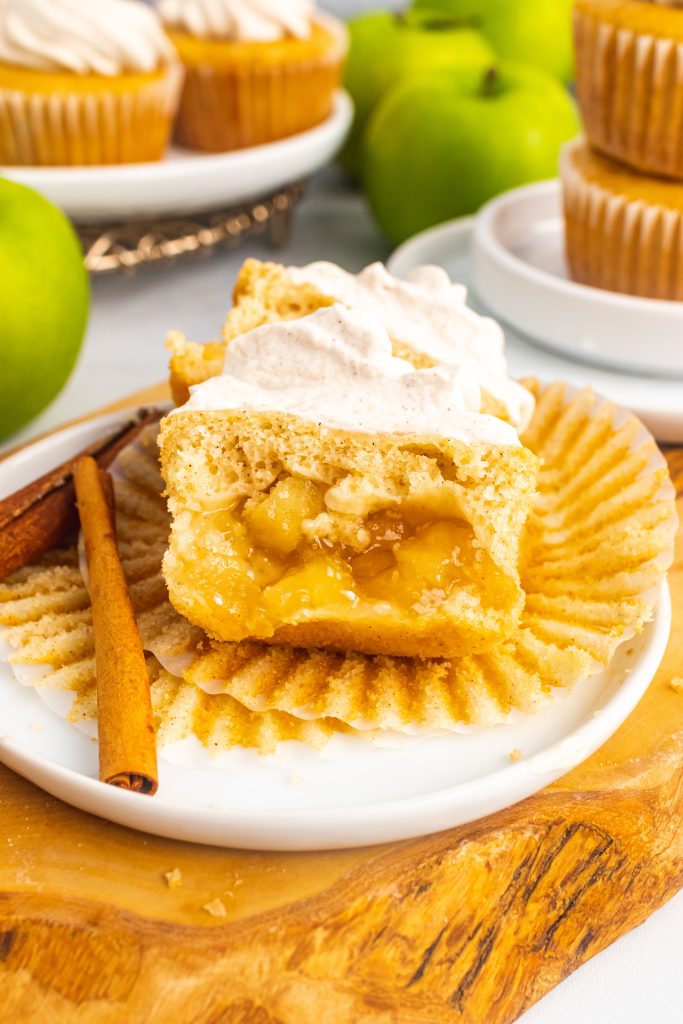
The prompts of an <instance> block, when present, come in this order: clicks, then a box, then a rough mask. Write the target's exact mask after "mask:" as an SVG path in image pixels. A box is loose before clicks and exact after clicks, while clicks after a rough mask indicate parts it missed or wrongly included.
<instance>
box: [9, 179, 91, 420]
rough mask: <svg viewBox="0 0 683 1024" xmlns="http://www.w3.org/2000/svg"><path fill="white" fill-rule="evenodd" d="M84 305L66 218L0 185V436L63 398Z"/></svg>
mask: <svg viewBox="0 0 683 1024" xmlns="http://www.w3.org/2000/svg"><path fill="white" fill-rule="evenodd" d="M89 300H90V289H89V284H88V275H87V273H86V270H85V267H84V265H83V250H82V249H81V246H80V244H79V242H78V239H77V237H76V235H75V233H74V230H73V228H72V227H71V225H70V223H69V221H68V220H67V219H66V217H65V216H64V214H63V213H61V212H60V211H59V210H58V209H57V208H56V207H55V206H53V205H52V203H49V202H48V201H47V199H44V198H43V197H42V196H40V195H38V193H37V192H34V191H33V190H32V189H29V188H26V187H25V186H24V185H18V184H16V183H15V182H12V181H6V180H3V179H0V437H5V436H7V434H11V433H13V432H14V431H15V430H18V429H19V427H22V426H23V425H24V424H25V423H28V421H29V420H31V419H33V417H34V416H37V415H38V413H39V412H41V410H42V409H44V408H45V406H46V405H47V404H48V403H49V402H51V401H52V399H53V398H54V397H55V395H57V393H58V392H59V391H61V389H62V387H63V386H64V384H65V383H66V381H67V379H68V377H69V374H70V373H71V370H72V369H73V366H74V363H75V362H76V357H77V355H78V352H79V350H80V347H81V343H82V341H83V335H84V333H85V326H86V323H87V319H88V307H89Z"/></svg>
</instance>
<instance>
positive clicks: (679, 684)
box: [669, 676, 683, 693]
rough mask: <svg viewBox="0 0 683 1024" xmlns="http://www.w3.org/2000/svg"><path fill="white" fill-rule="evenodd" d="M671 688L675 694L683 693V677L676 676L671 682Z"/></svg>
mask: <svg viewBox="0 0 683 1024" xmlns="http://www.w3.org/2000/svg"><path fill="white" fill-rule="evenodd" d="M669 686H670V687H671V689H672V690H673V691H674V693H683V676H674V677H673V678H672V679H671V680H670V682H669Z"/></svg>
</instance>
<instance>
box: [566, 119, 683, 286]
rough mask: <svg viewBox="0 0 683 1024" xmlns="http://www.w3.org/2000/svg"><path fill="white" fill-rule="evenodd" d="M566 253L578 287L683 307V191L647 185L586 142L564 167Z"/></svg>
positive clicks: (667, 184) (662, 182)
mask: <svg viewBox="0 0 683 1024" xmlns="http://www.w3.org/2000/svg"><path fill="white" fill-rule="evenodd" d="M560 175H561V178H562V186H563V192H564V213H565V227H566V232H565V236H566V251H567V262H568V264H569V271H570V273H571V276H572V277H573V278H574V280H575V281H579V282H581V283H582V284H589V285H593V286H594V287H596V288H606V289H608V290H609V291H614V292H625V293H627V294H629V295H641V296H644V297H647V298H652V299H675V300H677V301H679V302H680V301H682V300H683V245H682V240H683V183H679V182H676V181H667V180H666V179H665V178H654V177H647V176H646V175H643V174H639V173H638V172H637V171H632V170H630V169H629V168H628V167H626V166H624V165H623V164H619V163H617V162H616V161H614V160H610V159H609V157H606V156H602V155H601V154H600V153H598V152H597V150H594V149H591V148H590V147H589V146H587V145H586V143H585V142H583V141H581V140H580V139H579V140H577V141H576V142H571V143H569V145H567V146H565V148H564V150H563V152H562V157H561V160H560Z"/></svg>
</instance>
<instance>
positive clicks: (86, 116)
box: [0, 65, 182, 166]
mask: <svg viewBox="0 0 683 1024" xmlns="http://www.w3.org/2000/svg"><path fill="white" fill-rule="evenodd" d="M181 82H182V71H181V69H180V68H179V67H178V66H175V65H174V66H172V67H170V68H168V69H166V71H165V72H164V73H163V74H160V75H157V76H150V77H149V78H148V80H143V79H141V78H139V77H138V79H137V81H136V82H135V84H134V85H131V87H130V89H124V88H122V87H121V88H117V89H113V88H112V89H107V86H106V83H103V82H102V80H98V88H97V89H94V88H93V89H92V91H89V90H88V89H87V88H84V87H83V85H82V84H81V85H80V87H79V88H78V89H74V90H73V91H71V92H66V91H62V90H61V89H55V90H52V91H51V90H48V89H46V91H45V92H36V91H26V92H23V91H22V90H21V89H18V88H13V87H8V86H4V85H2V84H0V164H6V165H22V166H24V165H31V166H38V165H45V166H48V165H49V166H83V165H106V164H124V163H141V162H146V161H154V160H159V159H161V157H162V156H163V154H164V151H165V149H166V146H167V143H168V140H169V138H170V134H171V129H172V125H173V116H174V113H175V110H176V107H177V104H178V99H179V94H180V87H181Z"/></svg>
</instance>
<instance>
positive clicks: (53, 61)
mask: <svg viewBox="0 0 683 1024" xmlns="http://www.w3.org/2000/svg"><path fill="white" fill-rule="evenodd" d="M176 60H177V57H176V54H175V50H174V49H173V46H172V44H171V42H170V40H169V39H168V37H167V36H166V34H165V32H164V30H163V27H162V25H161V21H160V19H159V16H158V14H157V13H156V12H155V11H154V10H153V8H151V7H148V6H147V5H146V4H142V3H140V2H139V0H2V2H1V3H0V61H2V62H3V63H6V64H12V65H14V66H16V67H24V68H31V69H33V70H36V71H69V72H73V73H75V74H78V75H88V74H95V75H106V76H110V77H111V76H113V75H119V74H122V73H124V72H126V71H129V72H130V71H132V72H149V71H156V70H157V69H158V68H159V67H161V66H162V65H164V64H171V63H174V62H175V61H176Z"/></svg>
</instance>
